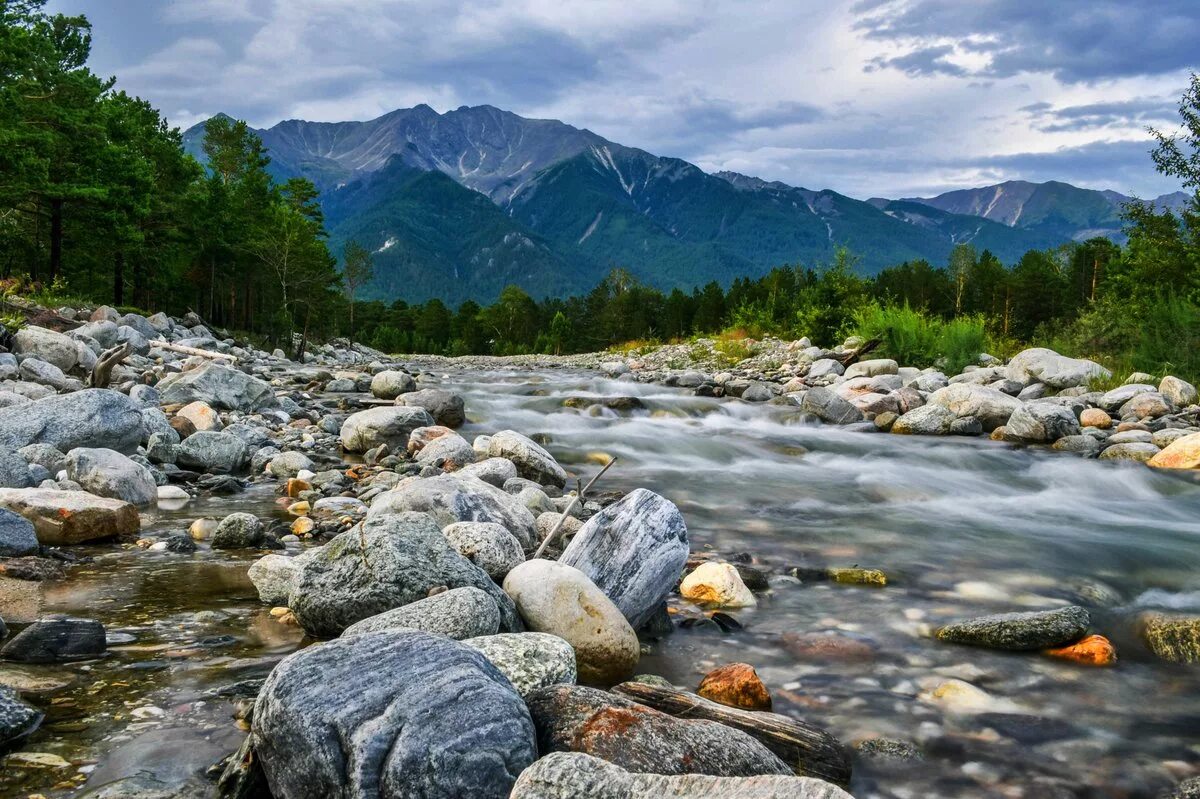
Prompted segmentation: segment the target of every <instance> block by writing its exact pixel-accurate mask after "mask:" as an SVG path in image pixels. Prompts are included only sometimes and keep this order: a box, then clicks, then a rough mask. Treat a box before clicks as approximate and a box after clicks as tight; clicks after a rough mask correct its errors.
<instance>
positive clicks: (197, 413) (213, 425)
mask: <svg viewBox="0 0 1200 799" xmlns="http://www.w3.org/2000/svg"><path fill="white" fill-rule="evenodd" d="M175 415H176V416H181V417H183V418H184V419H187V420H188V421H189V422H191V423H192V427H193V428H194V429H196V430H212V431H219V430H221V429H222V428H223V427H224V425H223V424H221V417H220V415H219V414H218V413H217V412H216V411H215V410H213V408H212V406H211V405H209V404H208V403H207V402H201V401H200V400H196V401H195V402H189V403H188V404H187V405H184V406H183V407H182V408H180V409H179V410H177V411H175Z"/></svg>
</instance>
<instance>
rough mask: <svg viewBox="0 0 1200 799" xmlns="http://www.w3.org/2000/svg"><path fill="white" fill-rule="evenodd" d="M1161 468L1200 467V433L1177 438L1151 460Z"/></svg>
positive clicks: (1151, 463) (1150, 462) (1153, 464)
mask: <svg viewBox="0 0 1200 799" xmlns="http://www.w3.org/2000/svg"><path fill="white" fill-rule="evenodd" d="M1149 464H1150V465H1151V466H1154V467H1156V468H1159V469H1195V468H1198V467H1200V433H1192V434H1191V435H1188V436H1184V437H1183V438H1177V439H1175V440H1174V441H1172V442H1171V443H1170V444H1168V445H1167V447H1166V449H1164V450H1163V451H1162V452H1159V453H1158V454H1157V455H1155V456H1154V457H1153V458H1151V459H1150V460H1149Z"/></svg>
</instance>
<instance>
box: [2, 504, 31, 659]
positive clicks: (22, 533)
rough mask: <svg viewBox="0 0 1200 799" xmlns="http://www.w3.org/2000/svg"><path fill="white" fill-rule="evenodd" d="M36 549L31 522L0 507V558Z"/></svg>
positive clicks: (20, 555) (22, 554)
mask: <svg viewBox="0 0 1200 799" xmlns="http://www.w3.org/2000/svg"><path fill="white" fill-rule="evenodd" d="M37 551H38V540H37V533H36V532H35V531H34V529H33V524H31V523H30V521H29V520H28V519H26V518H25V517H24V516H22V515H20V514H19V513H14V512H13V511H11V510H9V509H8V508H0V558H19V557H22V556H24V555H34V554H37ZM0 637H2V636H0Z"/></svg>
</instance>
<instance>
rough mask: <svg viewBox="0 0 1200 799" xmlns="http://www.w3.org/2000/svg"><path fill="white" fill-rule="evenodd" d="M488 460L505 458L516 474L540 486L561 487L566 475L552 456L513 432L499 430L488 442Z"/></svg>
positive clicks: (525, 437) (565, 480) (564, 482)
mask: <svg viewBox="0 0 1200 799" xmlns="http://www.w3.org/2000/svg"><path fill="white" fill-rule="evenodd" d="M487 456H488V457H489V458H507V459H508V460H510V461H512V462H513V464H514V465H515V466H516V467H517V474H519V475H520V476H521V477H524V478H525V479H526V480H533V481H534V482H536V483H541V484H542V485H553V486H558V487H560V488H561V487H562V486H563V485H565V484H566V482H567V473H566V472H565V471H563V468H562V467H561V466H559V465H558V461H556V460H554V456H553V455H551V454H550V453H549V452H547V451H546V450H545V449H543V448H542V447H541V446H540V445H538V444H537V443H535V442H534V441H533V440H532V439H531V438H529V437H528V436H525V435H522V434H521V433H518V432H516V431H515V430H501V431H500V432H499V433H496V434H495V435H493V436H491V437H490V439H489V440H488V448H487Z"/></svg>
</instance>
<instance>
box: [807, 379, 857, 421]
mask: <svg viewBox="0 0 1200 799" xmlns="http://www.w3.org/2000/svg"><path fill="white" fill-rule="evenodd" d="M800 410H802V411H805V412H806V413H811V414H812V415H813V416H815V417H817V418H818V419H820V420H821V421H823V422H829V423H830V424H850V423H851V422H861V421H862V419H863V413H862V411H860V410H859V409H858V408H856V407H854V405H852V404H851V403H850V402H848V401H846V400H844V399H842V398H841V397H839V396H838V395H837V393H836V392H834V391H833V390H832V389H829V388H825V387H824V386H813V387H812V388H810V389H809V390H808V391H806V392H804V399H802V400H800Z"/></svg>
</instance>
